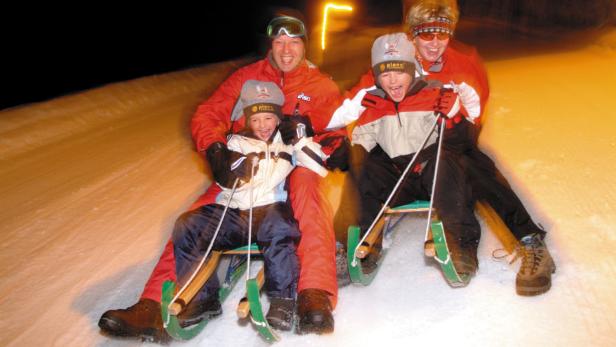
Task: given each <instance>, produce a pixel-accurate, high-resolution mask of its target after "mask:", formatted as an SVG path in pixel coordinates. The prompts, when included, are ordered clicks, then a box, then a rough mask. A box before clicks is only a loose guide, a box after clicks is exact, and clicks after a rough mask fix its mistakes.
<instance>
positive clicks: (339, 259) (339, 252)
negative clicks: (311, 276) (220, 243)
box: [336, 241, 351, 288]
mask: <svg viewBox="0 0 616 347" xmlns="http://www.w3.org/2000/svg"><path fill="white" fill-rule="evenodd" d="M336 280H337V282H338V288H342V287H346V286H348V285H349V284H351V275H349V263H348V260H347V252H346V249H345V248H344V245H343V244H342V243H340V242H337V241H336Z"/></svg>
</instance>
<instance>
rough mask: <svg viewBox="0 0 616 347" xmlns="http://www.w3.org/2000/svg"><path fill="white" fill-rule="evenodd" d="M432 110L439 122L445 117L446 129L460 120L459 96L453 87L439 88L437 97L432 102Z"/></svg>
mask: <svg viewBox="0 0 616 347" xmlns="http://www.w3.org/2000/svg"><path fill="white" fill-rule="evenodd" d="M433 109H434V112H435V113H436V114H437V115H438V117H439V124H441V122H442V121H443V119H445V126H446V128H447V129H450V128H452V127H453V126H454V125H455V124H458V123H460V121H462V115H461V114H459V112H460V98H459V97H458V94H457V93H456V92H454V91H453V89H448V88H441V90H440V93H439V96H438V98H437V99H436V102H435V103H434V107H433Z"/></svg>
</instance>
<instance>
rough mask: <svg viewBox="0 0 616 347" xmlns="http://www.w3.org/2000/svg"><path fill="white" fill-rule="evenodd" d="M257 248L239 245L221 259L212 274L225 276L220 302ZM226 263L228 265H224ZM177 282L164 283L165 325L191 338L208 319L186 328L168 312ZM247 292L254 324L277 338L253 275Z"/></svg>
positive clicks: (265, 335)
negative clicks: (248, 255) (247, 257)
mask: <svg viewBox="0 0 616 347" xmlns="http://www.w3.org/2000/svg"><path fill="white" fill-rule="evenodd" d="M258 250H259V248H258V247H257V245H256V244H252V245H250V247H248V246H244V247H239V248H236V249H234V250H233V251H232V253H233V255H232V256H231V257H229V259H228V260H227V259H225V260H226V261H225V260H221V263H220V264H219V265H218V269H217V271H216V273H215V274H213V276H216V275H218V276H219V278H220V276H221V275H222V276H223V278H222V279H223V280H221V281H220V282H221V283H222V285H221V287H220V289H219V291H218V296H219V298H220V301H221V303H222V302H224V301H225V299H227V297H228V296H229V294H231V292H232V291H233V288H234V287H235V285H236V284H237V282H238V281H239V279H240V278H241V277H242V275H243V274H244V273H245V272H246V255H245V253H248V252H256V251H258ZM238 253H239V254H238ZM242 253H244V254H242ZM225 266H226V269H224V267H225ZM221 267H222V268H223V269H222V272H221V271H220V269H221ZM175 286H176V285H175V282H174V281H165V282H164V283H163V288H162V297H161V315H162V319H163V325H164V327H165V330H167V333H168V334H169V335H170V336H171V337H173V338H174V339H176V340H190V339H192V338H193V337H195V336H197V335H198V334H199V333H201V331H203V329H204V328H205V326H206V325H207V324H208V322H209V320H208V319H203V320H202V321H201V322H199V323H197V324H195V325H192V326H189V327H186V328H183V327H181V326H180V324H179V322H178V319H177V317H176V316H174V315H172V314H170V313H169V312H168V307H169V303H170V302H171V300H172V299H173V297H174V295H175ZM246 293H247V297H248V301H249V306H250V315H251V321H252V323H253V324H254V326H255V328H256V329H257V331H258V332H259V334H260V335H261V336H262V337H263V338H264V339H265V340H266V341H268V342H274V341H277V340H278V339H279V337H278V335H277V334H276V333H275V332H274V331H273V329H272V328H271V327H270V326H269V324H268V323H267V320H266V319H265V315H264V314H263V309H262V306H261V301H260V299H259V297H260V289H259V286H258V284H257V281H256V280H255V279H254V278H252V279H249V280H248V281H246Z"/></svg>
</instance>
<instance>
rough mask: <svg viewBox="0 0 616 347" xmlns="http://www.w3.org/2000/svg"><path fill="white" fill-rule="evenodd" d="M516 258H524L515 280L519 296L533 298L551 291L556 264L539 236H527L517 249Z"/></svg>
mask: <svg viewBox="0 0 616 347" xmlns="http://www.w3.org/2000/svg"><path fill="white" fill-rule="evenodd" d="M516 253H517V255H516V257H521V258H522V264H521V265H520V270H519V271H518V274H517V276H516V278H515V289H516V292H517V293H518V295H523V296H533V295H539V294H542V293H545V292H547V291H548V290H550V287H551V286H552V274H553V273H554V272H556V264H554V260H553V259H552V256H551V255H550V252H548V248H547V247H546V245H545V243H544V242H543V239H542V238H541V236H540V235H539V234H533V235H529V236H525V237H524V238H522V240H520V244H519V246H518V248H517V249H516Z"/></svg>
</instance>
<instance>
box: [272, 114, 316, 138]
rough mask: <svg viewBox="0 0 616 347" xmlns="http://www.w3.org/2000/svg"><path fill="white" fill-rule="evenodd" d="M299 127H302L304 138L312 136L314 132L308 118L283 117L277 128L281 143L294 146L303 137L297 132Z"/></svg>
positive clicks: (297, 116)
mask: <svg viewBox="0 0 616 347" xmlns="http://www.w3.org/2000/svg"><path fill="white" fill-rule="evenodd" d="M300 124H302V125H300ZM301 127H304V129H305V136H306V137H312V136H314V130H312V123H311V122H310V118H308V117H306V116H301V115H293V116H283V117H282V121H280V125H279V126H278V130H279V131H280V136H281V137H282V142H284V144H285V145H294V144H296V143H297V141H299V139H300V138H301V137H303V136H302V134H301V133H299V132H298V130H297V129H298V128H301Z"/></svg>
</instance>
